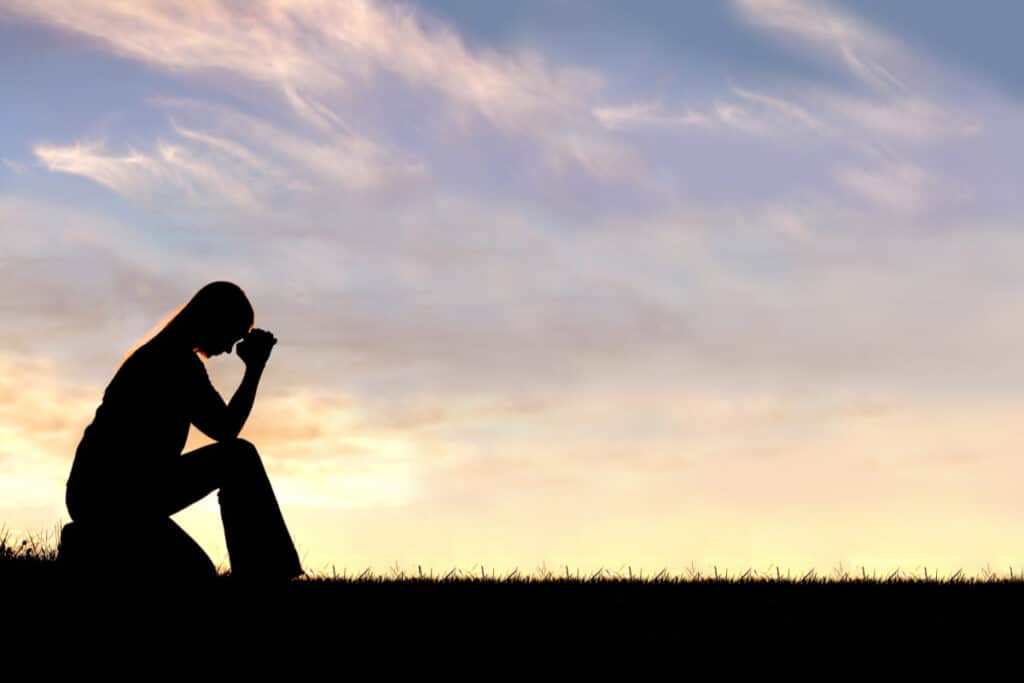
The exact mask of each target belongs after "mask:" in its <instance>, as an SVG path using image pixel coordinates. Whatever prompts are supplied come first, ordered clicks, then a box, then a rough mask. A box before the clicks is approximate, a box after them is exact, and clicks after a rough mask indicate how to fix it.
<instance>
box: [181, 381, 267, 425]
mask: <svg viewBox="0 0 1024 683" xmlns="http://www.w3.org/2000/svg"><path fill="white" fill-rule="evenodd" d="M263 367H264V366H263V365H262V364H255V363H253V364H250V365H246V367H245V375H244V376H243V377H242V382H241V384H239V385H238V389H236V390H235V395H234V396H232V397H231V401H230V402H229V403H228V404H226V405H225V403H224V399H222V398H221V396H220V394H218V393H217V390H216V389H214V387H213V385H212V384H210V382H209V378H208V377H207V379H206V382H205V385H206V386H204V387H202V388H201V390H200V391H199V395H198V397H197V400H196V404H195V408H194V410H193V413H192V424H194V425H195V426H196V427H197V428H198V429H199V431H201V432H202V433H203V434H206V435H207V436H208V437H210V438H211V439H213V440H215V441H227V440H230V439H234V438H236V437H237V436H238V433H239V432H241V431H242V427H243V426H244V425H245V421H246V420H247V419H248V418H249V412H250V411H251V410H252V404H253V401H255V400H256V387H257V386H259V383H260V377H261V376H262V375H263ZM204 374H205V373H204Z"/></svg>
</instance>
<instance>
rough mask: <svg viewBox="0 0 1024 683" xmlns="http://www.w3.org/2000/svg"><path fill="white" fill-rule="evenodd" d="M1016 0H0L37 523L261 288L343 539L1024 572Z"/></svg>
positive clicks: (294, 438) (560, 555)
mask: <svg viewBox="0 0 1024 683" xmlns="http://www.w3.org/2000/svg"><path fill="white" fill-rule="evenodd" d="M1022 22H1024V5H1022V4H1021V3H1019V2H1016V1H1012V0H1006V1H1000V0H988V1H985V2H980V3H966V2H954V1H952V0H949V1H946V0H942V1H938V0H927V1H926V0H920V1H913V2H911V1H905V2H891V1H889V0H869V1H855V0H848V1H839V0H834V1H833V2H829V3H825V2H817V1H813V0H731V1H730V0H722V1H721V2H717V1H716V2H711V1H709V2H677V1H675V0H663V1H658V0H647V1H642V2H641V1H638V2H628V3H627V2H619V1H617V0H548V1H546V2H542V1H540V0H524V1H521V2H515V3H498V2H478V1H476V0H436V1H432V2H426V1H424V2H420V3H415V4H411V3H395V2H390V1H388V2H385V1H383V0H381V1H373V2H370V1H368V0H352V1H351V2H342V1H340V0H339V1H334V0H279V1H276V2H216V1H213V0H211V1H209V2H181V3H177V4H175V3H168V2H155V1H154V2H149V1H146V0H135V1H133V2H100V1H93V0H67V1H59V0H25V1H24V2H23V1H21V0H0V230H2V237H3V246H2V251H0V272H2V274H3V283H4V286H3V288H2V289H0V526H3V525H6V527H7V528H8V529H12V530H16V531H22V530H23V531H30V532H38V531H42V530H52V529H53V527H55V526H56V525H58V524H61V523H63V522H67V521H68V514H67V510H66V509H65V507H64V484H65V482H66V480H67V476H68V473H69V470H70V466H71V459H72V457H73V453H74V449H75V446H76V445H77V443H78V440H79V438H80V437H81V435H82V431H83V429H84V428H85V427H86V425H88V424H89V422H90V421H91V420H92V417H93V414H94V412H95V410H96V407H97V406H98V404H99V402H100V399H101V396H102V393H103V390H104V388H105V387H106V384H107V382H109V380H110V378H111V377H112V375H113V372H114V371H115V369H116V368H117V366H118V364H119V363H120V361H121V359H122V357H123V356H124V354H125V353H126V352H127V351H128V349H130V348H131V347H132V346H133V344H135V343H136V342H137V341H138V340H139V339H140V338H141V337H142V336H143V335H144V334H146V332H147V331H148V330H150V329H151V328H152V327H153V326H154V325H155V324H156V323H157V322H159V321H160V320H161V319H162V318H164V317H165V316H166V315H167V314H168V312H170V311H172V310H174V309H175V308H177V307H178V306H180V305H181V304H182V303H183V302H185V301H186V300H187V299H188V298H189V297H191V296H192V295H193V294H194V293H195V292H196V291H197V290H198V289H199V288H200V287H201V286H202V285H204V284H206V283H207V282H210V281H213V280H231V281H233V282H236V283H237V284H239V285H240V286H241V287H242V288H243V289H244V290H245V291H246V292H247V294H248V295H249V298H250V300H251V301H252V303H253V306H254V308H255V311H256V326H257V327H261V328H265V329H269V330H271V331H272V332H273V333H274V334H275V335H276V336H277V338H278V339H279V342H278V344H277V346H276V347H275V348H274V351H273V354H272V356H271V359H270V362H269V365H268V366H267V370H266V372H265V373H264V376H263V380H262V383H261V385H260V389H259V393H258V395H257V398H256V404H255V407H254V408H253V411H252V414H251V416H250V418H249V421H248V423H247V424H246V426H245V428H244V430H243V432H242V434H241V436H242V437H244V438H247V439H249V440H250V441H252V442H253V443H254V444H255V445H256V446H257V448H258V449H259V451H260V453H261V455H262V457H263V460H264V462H265V464H266V466H267V469H268V472H269V473H270V476H271V479H272V481H273V483H274V487H275V490H276V491H277V493H278V497H279V500H280V502H281V507H282V510H283V511H284V514H285V518H286V520H287V522H288V525H289V528H290V530H291V532H292V535H293V537H294V539H295V542H296V545H297V547H298V549H299V552H300V555H301V556H302V557H303V558H304V565H305V566H306V568H307V569H308V570H311V571H328V572H329V571H331V567H332V565H333V567H334V568H335V569H336V570H337V571H338V572H339V573H341V572H342V571H343V570H347V571H348V572H350V573H352V572H356V573H358V572H359V571H362V570H363V569H365V568H367V567H370V568H372V570H374V571H375V572H378V573H384V572H386V571H387V570H388V569H389V568H391V567H395V566H397V567H400V568H403V569H406V570H412V571H415V570H416V567H417V566H422V567H423V569H424V571H426V570H427V569H428V568H430V569H433V570H435V571H441V572H445V571H448V570H449V569H452V568H454V567H459V568H462V569H464V570H470V569H472V568H474V567H477V568H478V567H480V566H481V565H482V566H484V567H486V568H487V571H488V572H489V571H490V570H491V569H494V570H496V571H499V572H502V571H511V570H512V569H514V568H518V569H519V570H520V571H521V572H532V571H534V570H536V569H538V568H541V567H547V568H551V569H557V568H563V570H564V567H565V566H566V565H567V566H569V567H570V568H571V569H572V570H576V569H579V570H580V571H584V572H592V571H596V570H597V569H598V568H602V567H603V568H605V569H609V570H612V571H618V570H623V569H624V568H626V567H627V566H631V567H632V568H633V570H634V571H637V570H638V569H640V568H643V569H644V570H645V571H652V572H657V571H659V570H661V569H663V568H666V569H668V571H670V572H672V573H680V572H683V571H684V570H685V569H686V568H688V567H691V566H692V567H696V568H710V567H712V566H717V567H718V568H719V569H720V570H721V569H723V568H728V569H730V570H736V571H743V570H746V569H748V568H754V569H756V570H768V569H769V568H771V567H775V566H779V567H781V568H782V570H783V571H785V570H786V569H791V570H793V571H806V570H808V569H811V568H815V569H817V570H818V571H819V572H830V571H831V570H833V569H834V568H837V567H840V566H842V567H844V568H851V569H852V568H858V570H859V567H861V566H862V565H863V566H864V567H865V568H866V569H867V571H869V572H870V571H872V570H877V571H880V572H882V571H892V570H893V569H896V568H897V567H899V568H902V569H904V570H906V571H916V570H919V569H921V568H922V567H925V566H927V567H928V568H929V569H930V570H932V569H934V570H936V571H939V572H943V573H948V572H953V571H955V570H957V569H963V570H964V571H965V572H968V573H976V572H978V571H980V570H982V569H983V568H985V567H986V566H990V567H991V568H993V569H995V570H997V571H1007V570H1008V569H1009V567H1010V566H1013V567H1024V496H1022V494H1021V493H1020V490H1021V488H1022V486H1024V357H1022V355H1024V354H1022V353H1021V349H1022V347H1024V310H1022V304H1024V264H1022V260H1024V223H1022V216H1024V212H1022V209H1024V191H1022V189H1021V179H1022V178H1024V154H1022V151H1024V144H1022V141H1024V60H1022V59H1021V56H1022V55H1021V50H1020V41H1019V36H1018V32H1019V28H1020V26H1021V25H1022ZM207 368H208V370H209V373H210V376H211V378H212V379H213V381H214V383H215V385H216V386H217V387H218V389H219V390H220V393H221V395H222V396H223V397H224V399H225V400H228V399H230V397H231V395H232V394H233V392H234V389H235V387H236V386H237V384H238V381H239V380H240V378H241V374H242V370H243V365H242V363H241V361H240V360H239V359H238V358H237V356H234V355H231V356H226V357H224V356H221V357H216V358H213V359H210V360H209V361H207ZM206 443H209V440H208V439H206V438H205V437H203V436H202V435H201V434H197V433H196V431H195V430H194V429H193V432H192V434H191V436H190V439H189V445H188V446H187V447H186V448H187V449H192V448H195V447H198V446H200V445H203V444H206ZM145 456H146V453H139V457H145ZM217 510H218V508H217V499H216V496H209V497H207V498H206V499H204V500H203V501H202V502H200V503H198V504H197V505H196V506H194V507H193V508H191V509H189V510H187V511H185V512H182V513H180V514H178V515H176V516H175V519H176V520H177V521H178V522H179V523H180V524H181V525H182V526H183V527H184V528H185V529H186V530H188V531H189V532H190V533H192V534H193V535H194V536H195V538H196V539H197V540H198V541H199V542H200V543H201V544H202V545H203V547H204V548H205V549H206V550H207V551H208V553H209V554H210V556H211V558H212V559H213V560H214V562H216V563H223V564H224V565H225V566H226V565H227V555H226V551H225V547H224V538H223V533H222V530H221V526H220V518H219V516H218V512H217Z"/></svg>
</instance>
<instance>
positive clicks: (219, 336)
mask: <svg viewBox="0 0 1024 683" xmlns="http://www.w3.org/2000/svg"><path fill="white" fill-rule="evenodd" d="M247 334H248V331H246V332H242V333H239V332H238V331H237V330H236V331H235V332H234V333H230V332H225V331H221V330H218V331H216V332H215V333H214V334H211V335H209V336H208V337H206V338H204V339H201V340H200V342H199V344H198V345H197V348H198V349H199V350H200V351H202V352H203V353H204V354H206V356H207V357H212V356H219V355H220V354H222V353H231V350H232V348H234V346H235V344H237V343H238V342H240V341H241V340H243V339H245V337H246V335H247Z"/></svg>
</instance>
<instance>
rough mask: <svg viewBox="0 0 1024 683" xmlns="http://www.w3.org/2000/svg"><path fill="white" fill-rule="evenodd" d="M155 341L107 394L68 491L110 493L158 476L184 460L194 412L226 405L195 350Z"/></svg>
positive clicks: (131, 362)
mask: <svg viewBox="0 0 1024 683" xmlns="http://www.w3.org/2000/svg"><path fill="white" fill-rule="evenodd" d="M154 341H155V340H154ZM154 341H150V342H149V343H147V344H145V345H143V346H141V347H139V348H138V349H137V350H136V351H135V352H134V353H133V354H132V355H131V356H130V357H129V358H128V359H127V360H126V361H125V362H124V363H123V364H122V365H121V367H120V368H119V369H118V371H117V373H116V374H115V375H114V378H113V379H112V380H111V381H110V384H109V385H108V386H107V388H106V390H105V391H104V393H103V400H102V402H101V404H100V406H99V407H98V408H97V409H96V414H95V416H94V418H93V421H92V422H91V423H90V424H89V425H88V426H87V427H86V428H85V431H84V432H83V434H82V439H81V441H80V442H79V444H78V448H77V449H76V451H75V459H74V463H73V464H72V466H71V474H70V476H69V478H68V482H67V485H68V487H69V488H70V487H77V488H78V490H79V491H84V492H95V491H97V490H99V489H103V490H107V491H109V490H113V489H117V488H119V487H120V486H123V485H132V484H135V483H139V481H140V479H143V480H144V479H146V478H148V477H150V476H153V475H159V472H160V470H161V468H162V467H164V466H166V465H168V464H172V463H173V459H174V458H176V457H177V456H179V455H181V452H182V449H183V448H184V447H185V441H186V440H187V439H188V430H189V425H190V423H191V422H192V415H193V414H194V410H195V408H196V407H197V406H199V405H210V402H211V401H215V402H217V403H219V404H220V405H223V399H221V397H220V395H219V394H218V393H217V390H216V389H215V388H214V387H213V384H212V383H211V382H210V377H209V375H208V374H207V372H206V367H205V365H204V364H203V361H202V360H201V359H200V358H199V356H198V355H197V354H196V353H195V352H194V351H190V350H189V351H181V350H179V349H173V350H172V349H169V348H167V347H163V346H161V345H159V344H156V343H154Z"/></svg>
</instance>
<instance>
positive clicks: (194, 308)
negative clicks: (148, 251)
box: [176, 281, 255, 356]
mask: <svg viewBox="0 0 1024 683" xmlns="http://www.w3.org/2000/svg"><path fill="white" fill-rule="evenodd" d="M178 317H180V318H182V321H181V323H180V325H181V327H180V330H181V331H182V332H184V333H185V334H186V335H187V336H188V338H189V340H190V343H193V344H195V349H196V350H198V351H200V352H202V353H203V354H205V355H206V356H215V355H217V354H219V353H227V352H230V351H231V347H232V346H234V344H235V342H237V341H238V340H240V339H241V338H242V337H244V336H245V335H246V334H248V332H249V330H251V329H252V327H253V324H254V322H255V316H254V313H253V310H252V304H250V303H249V299H248V297H246V296H245V292H243V291H242V288H241V287H239V286H238V285H236V284H234V283H232V282H224V281H218V282H211V283H210V284H208V285H206V286H205V287H203V288H202V289H200V290H199V291H198V292H196V294H195V296H193V297H192V300H191V301H189V302H188V303H187V304H185V307H184V308H183V309H182V310H181V313H179V314H178ZM176 319H177V318H176Z"/></svg>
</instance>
